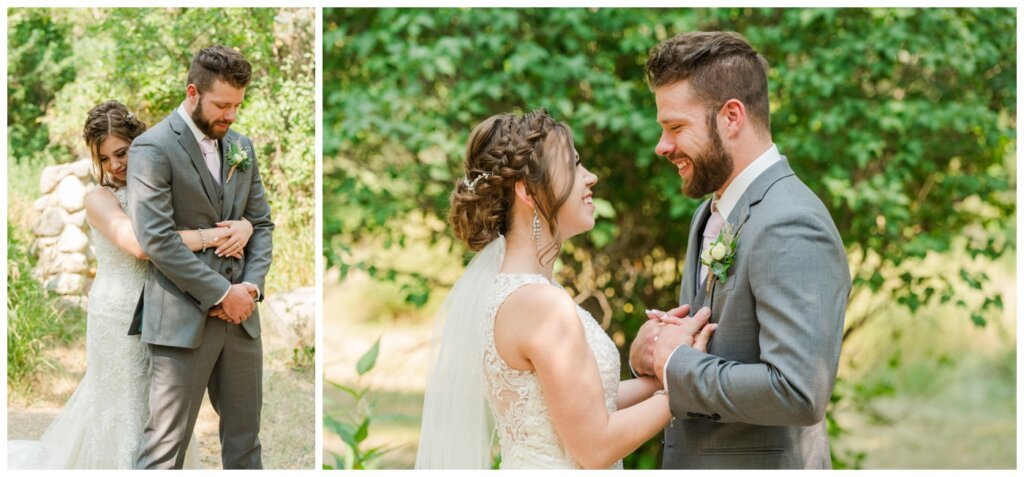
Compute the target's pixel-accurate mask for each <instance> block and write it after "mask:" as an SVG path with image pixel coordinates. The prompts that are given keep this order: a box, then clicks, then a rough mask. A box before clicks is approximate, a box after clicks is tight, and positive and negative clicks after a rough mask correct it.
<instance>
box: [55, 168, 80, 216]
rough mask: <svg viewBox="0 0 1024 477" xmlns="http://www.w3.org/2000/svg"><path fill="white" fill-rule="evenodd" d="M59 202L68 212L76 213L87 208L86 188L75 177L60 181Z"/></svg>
mask: <svg viewBox="0 0 1024 477" xmlns="http://www.w3.org/2000/svg"><path fill="white" fill-rule="evenodd" d="M56 194H57V202H58V203H59V204H60V205H61V207H64V209H66V210H67V211H68V212H75V211H78V210H80V209H81V208H82V207H84V206H85V186H83V185H82V181H81V180H79V179H78V178H77V177H75V176H73V175H69V176H67V177H65V178H63V179H61V180H60V184H58V185H57V192H56Z"/></svg>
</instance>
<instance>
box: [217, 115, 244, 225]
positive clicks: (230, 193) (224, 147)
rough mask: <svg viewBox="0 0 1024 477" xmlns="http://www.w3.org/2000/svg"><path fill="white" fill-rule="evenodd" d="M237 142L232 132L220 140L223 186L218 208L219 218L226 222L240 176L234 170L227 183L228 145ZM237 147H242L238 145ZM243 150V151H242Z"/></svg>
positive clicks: (238, 172) (229, 169)
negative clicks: (221, 199)
mask: <svg viewBox="0 0 1024 477" xmlns="http://www.w3.org/2000/svg"><path fill="white" fill-rule="evenodd" d="M237 142H239V140H238V134H236V133H235V132H234V131H231V130H228V133H227V134H226V135H225V136H224V138H223V139H221V140H220V177H221V179H220V183H221V184H223V194H224V195H223V199H224V200H223V203H222V204H221V208H220V214H221V215H220V216H221V219H222V220H227V219H228V218H230V217H231V208H232V206H234V202H235V201H234V197H235V186H236V185H237V184H238V181H239V179H238V176H239V175H241V172H242V171H240V170H237V169H236V170H235V173H234V175H232V177H231V181H230V182H228V180H227V177H228V175H229V174H230V172H231V168H230V167H229V166H228V161H227V157H228V145H229V144H234V143H237ZM239 147H242V146H241V144H240V143H239ZM243 150H244V149H243Z"/></svg>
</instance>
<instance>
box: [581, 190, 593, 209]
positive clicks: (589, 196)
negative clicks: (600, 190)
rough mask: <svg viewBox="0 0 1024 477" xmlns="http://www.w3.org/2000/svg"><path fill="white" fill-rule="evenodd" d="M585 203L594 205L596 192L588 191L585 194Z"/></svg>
mask: <svg viewBox="0 0 1024 477" xmlns="http://www.w3.org/2000/svg"><path fill="white" fill-rule="evenodd" d="M583 204H584V205H589V206H591V207H593V206H594V193H593V192H587V193H586V194H584V195H583Z"/></svg>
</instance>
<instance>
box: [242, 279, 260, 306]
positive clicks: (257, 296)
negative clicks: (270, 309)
mask: <svg viewBox="0 0 1024 477" xmlns="http://www.w3.org/2000/svg"><path fill="white" fill-rule="evenodd" d="M242 283H243V284H247V285H252V286H253V287H255V288H256V301H260V300H262V299H263V290H260V287H259V286H257V285H256V284H255V283H253V282H242Z"/></svg>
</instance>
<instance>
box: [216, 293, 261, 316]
mask: <svg viewBox="0 0 1024 477" xmlns="http://www.w3.org/2000/svg"><path fill="white" fill-rule="evenodd" d="M220 305H221V307H222V308H223V309H224V313H226V314H227V315H228V318H231V319H232V320H238V322H242V321H245V320H246V318H249V315H250V314H252V312H253V310H255V309H256V302H255V301H254V300H253V299H252V297H251V296H250V295H249V290H248V289H247V288H246V287H245V285H242V284H236V285H231V288H228V295H227V296H226V297H224V300H223V301H221V302H220Z"/></svg>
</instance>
